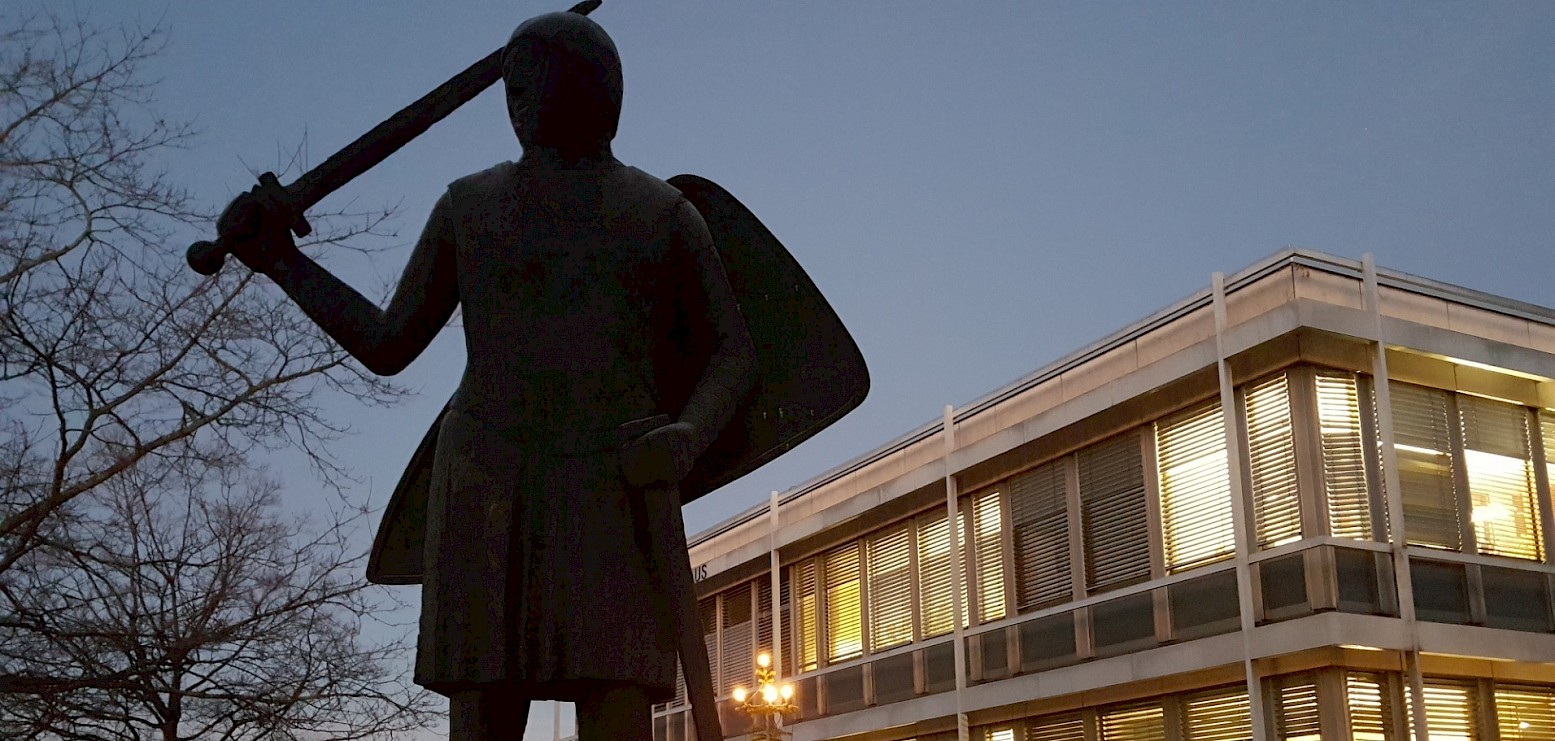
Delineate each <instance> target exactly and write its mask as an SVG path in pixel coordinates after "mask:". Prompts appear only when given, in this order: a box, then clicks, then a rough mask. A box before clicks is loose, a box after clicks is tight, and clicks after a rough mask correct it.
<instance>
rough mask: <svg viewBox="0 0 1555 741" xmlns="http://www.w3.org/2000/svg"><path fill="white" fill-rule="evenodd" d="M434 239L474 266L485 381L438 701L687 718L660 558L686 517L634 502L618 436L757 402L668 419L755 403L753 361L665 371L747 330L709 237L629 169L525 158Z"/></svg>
mask: <svg viewBox="0 0 1555 741" xmlns="http://www.w3.org/2000/svg"><path fill="white" fill-rule="evenodd" d="M422 239H423V240H428V239H431V240H440V241H442V242H443V244H441V245H437V248H450V247H451V248H452V249H454V254H455V255H456V256H457V265H458V269H457V275H458V288H459V299H460V303H461V305H462V307H463V308H462V312H463V328H464V336H465V342H466V345H467V349H468V355H469V361H468V366H467V368H466V370H465V374H464V377H463V379H462V380H461V382H460V385H459V389H458V391H457V392H456V394H455V396H454V399H453V401H452V402H451V403H450V407H449V410H448V413H447V416H446V417H445V418H444V421H443V424H442V431H441V434H440V436H439V438H438V441H437V449H436V450H437V452H436V456H435V464H434V466H433V474H432V482H431V487H430V491H429V495H428V508H427V528H426V546H425V547H426V551H425V558H424V563H425V564H426V566H427V572H426V574H425V579H424V580H423V591H422V595H423V597H422V599H423V602H422V613H421V632H420V639H419V645H418V653H417V662H416V681H417V683H419V684H422V685H424V686H427V687H428V688H430V689H433V690H437V691H439V692H444V693H448V692H452V691H456V690H460V689H472V688H476V687H477V686H490V684H491V683H500V684H505V685H510V686H512V687H514V688H516V689H518V690H519V691H521V692H522V693H523V694H524V696H528V697H532V698H541V697H552V698H559V699H571V698H572V697H575V696H577V695H578V694H579V693H580V692H582V691H583V690H584V689H585V688H586V686H588V685H589V684H591V683H595V682H630V683H633V684H637V685H640V686H644V687H647V688H649V689H650V694H652V695H653V696H654V700H655V701H659V702H661V701H665V700H667V699H668V698H669V696H670V693H672V692H673V686H674V678H675V642H674V638H675V635H674V632H673V626H672V625H670V624H667V621H665V620H663V619H662V617H663V616H667V615H670V614H672V612H671V606H672V605H671V604H669V603H668V602H667V601H666V598H667V595H665V594H664V591H663V590H662V589H660V588H659V586H658V577H657V574H656V570H655V569H654V568H653V567H652V566H651V564H652V563H653V560H652V558H651V557H650V554H649V553H648V552H647V550H648V542H649V539H650V537H649V536H650V534H651V533H652V532H654V531H655V530H657V531H658V532H665V528H678V527H680V526H681V525H680V514H679V499H678V497H674V496H668V497H663V496H645V493H647V492H645V491H644V490H640V489H634V488H632V487H630V486H629V485H627V483H626V482H625V480H624V479H623V477H622V474H621V472H620V469H619V464H618V460H617V456H616V451H617V448H618V447H619V445H620V444H621V442H622V440H621V438H620V435H619V433H618V431H617V428H618V427H619V426H620V425H621V424H623V423H625V422H629V421H633V420H638V419H641V418H645V417H650V416H653V415H655V414H661V413H662V414H668V415H669V416H670V418H671V419H676V418H679V419H681V420H682V421H691V422H693V424H694V425H696V427H697V429H698V430H699V431H700V432H701V434H702V436H703V437H704V438H705V437H710V436H715V435H716V434H717V432H718V430H719V429H720V428H721V427H722V426H723V424H724V423H725V422H727V420H728V418H729V416H730V415H731V414H732V413H733V408H732V407H733V405H734V402H736V401H737V399H735V398H733V397H735V396H737V393H726V394H713V395H711V396H709V395H706V394H702V395H699V396H700V398H701V399H702V401H703V403H701V404H700V405H698V404H697V400H698V398H699V396H698V395H694V396H693V399H692V404H689V405H688V406H687V408H685V409H666V408H663V406H664V405H663V403H661V401H660V399H659V394H658V388H659V386H661V385H663V382H662V380H660V379H663V378H664V377H665V376H664V374H666V373H681V374H692V375H691V376H690V377H695V378H700V379H701V380H700V382H699V383H702V384H723V385H725V386H726V387H728V389H734V390H735V391H736V392H737V391H738V389H739V388H740V385H741V384H742V383H743V384H747V385H748V377H749V376H750V375H751V371H752V362H753V361H752V360H751V358H750V357H749V348H748V344H747V345H745V346H741V345H740V344H739V343H738V342H734V343H730V342H722V343H720V349H719V350H717V351H715V352H714V353H713V360H712V362H711V363H709V364H708V366H707V367H706V368H676V367H673V358H674V356H673V354H672V353H671V354H669V355H668V356H667V355H666V353H665V352H664V351H663V348H665V347H673V346H675V343H674V341H673V339H674V338H672V337H671V336H672V335H675V334H677V333H684V332H685V331H686V329H685V328H686V327H688V326H689V327H691V328H692V329H693V330H696V329H697V328H698V325H699V323H701V324H702V329H704V330H706V329H707V327H708V326H716V324H717V322H716V321H715V319H716V317H717V316H719V312H732V313H733V314H732V315H733V316H736V317H737V316H738V311H739V309H738V306H737V305H735V304H734V303H733V297H732V295H731V294H730V293H729V291H728V290H727V286H728V284H727V278H726V277H725V276H724V274H723V269H722V267H721V265H720V264H719V262H718V256H717V252H716V250H715V249H714V247H713V245H712V242H711V239H710V237H709V236H708V233H707V228H706V226H705V224H703V222H702V220H701V217H700V216H699V215H698V214H697V212H696V210H695V208H693V207H692V206H691V205H690V204H689V203H687V202H686V201H685V200H684V199H683V198H682V197H681V196H680V193H679V192H678V191H676V190H674V189H673V188H671V187H670V186H669V185H667V184H665V183H664V182H663V181H660V180H658V179H657V178H654V177H652V176H649V175H647V174H645V173H643V172H641V171H640V170H637V169H635V168H631V167H627V166H624V165H622V164H620V163H619V162H617V161H615V160H614V159H610V158H608V157H606V158H603V159H601V160H595V161H593V162H585V163H582V164H581V165H579V164H578V163H574V164H573V165H572V166H558V164H557V163H556V162H554V161H550V162H546V161H538V160H537V158H533V157H531V156H530V155H529V154H526V155H525V158H524V159H522V160H520V162H518V163H504V164H502V165H498V166H496V167H494V168H491V169H489V170H486V171H483V172H480V173H476V174H474V175H470V176H468V177H465V178H463V179H460V180H458V181H456V182H454V183H453V184H452V185H450V186H449V189H448V192H447V194H446V195H445V196H444V197H443V198H442V199H441V200H440V201H439V203H438V205H437V207H436V209H435V210H434V212H433V216H432V219H431V222H430V223H429V224H428V227H427V230H426V234H425V235H424V236H423V237H422ZM423 246H426V245H423ZM724 316H728V315H727V314H726V315H724ZM740 326H742V327H743V325H740ZM713 336H718V335H717V333H716V332H714V333H713ZM725 339H726V338H725ZM742 339H743V338H742ZM747 342H748V341H747ZM666 357H668V358H669V359H668V360H666ZM667 364H668V366H669V367H666V365H667ZM708 399H712V400H713V401H711V402H709V401H707V400H708ZM693 407H695V408H693ZM662 493H663V492H659V494H662ZM670 493H671V494H673V492H670ZM666 502H668V503H669V504H667V505H666V504H665V503H666ZM680 568H684V565H683V562H682V565H681V566H680Z"/></svg>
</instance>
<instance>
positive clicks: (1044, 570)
mask: <svg viewBox="0 0 1555 741" xmlns="http://www.w3.org/2000/svg"><path fill="white" fill-rule="evenodd" d="M1006 488H1007V489H1008V490H1009V493H1010V520H1011V528H1012V532H1011V536H1012V537H1011V540H1012V541H1013V542H1014V544H1015V602H1016V605H1017V607H1018V608H1019V609H1023V610H1025V609H1031V608H1035V607H1040V606H1043V605H1047V604H1052V603H1056V602H1060V601H1063V600H1065V599H1068V598H1069V596H1070V594H1071V588H1070V582H1069V521H1068V513H1067V512H1066V511H1065V497H1064V467H1063V464H1062V463H1061V462H1053V463H1048V464H1046V465H1042V466H1038V467H1037V468H1034V469H1032V470H1030V471H1027V472H1026V473H1023V474H1021V475H1019V476H1016V477H1014V478H1012V479H1010V481H1009V483H1008V485H1007V486H1006Z"/></svg>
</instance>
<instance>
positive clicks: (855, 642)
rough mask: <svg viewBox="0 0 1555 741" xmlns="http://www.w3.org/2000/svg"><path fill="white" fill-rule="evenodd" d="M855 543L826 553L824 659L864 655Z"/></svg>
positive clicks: (861, 603) (861, 602)
mask: <svg viewBox="0 0 1555 741" xmlns="http://www.w3.org/2000/svg"><path fill="white" fill-rule="evenodd" d="M859 566H860V564H859V544H858V542H857V541H854V542H852V543H849V544H847V545H845V546H842V547H841V548H838V549H836V550H833V551H831V552H830V553H827V554H826V559H825V566H824V568H823V570H822V571H823V574H824V578H825V580H826V660H827V661H842V660H845V659H851V658H854V657H856V656H861V655H863V653H864V626H863V622H862V620H863V610H862V608H863V601H862V598H863V595H862V594H861V592H860V583H859V582H860V578H859V577H860V568H859Z"/></svg>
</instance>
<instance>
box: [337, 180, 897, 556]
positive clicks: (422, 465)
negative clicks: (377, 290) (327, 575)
mask: <svg viewBox="0 0 1555 741" xmlns="http://www.w3.org/2000/svg"><path fill="white" fill-rule="evenodd" d="M669 183H670V185H673V186H675V187H676V188H678V189H679V190H680V192H681V193H683V194H685V196H686V199H687V200H689V201H691V203H692V205H694V206H696V208H697V211H699V212H700V213H701V214H702V218H703V219H704V220H705V221H706V222H707V228H708V231H709V232H711V233H712V236H713V243H714V244H715V245H716V246H717V247H718V253H719V256H720V257H721V258H722V259H723V264H724V270H725V271H726V272H727V273H728V276H729V284H730V287H731V288H733V289H734V294H735V297H736V299H738V301H739V303H740V312H741V313H742V314H743V315H744V317H745V323H746V326H747V327H749V329H750V334H751V339H752V341H753V342H754V343H755V345H756V369H757V374H756V383H755V386H754V387H753V388H752V389H751V391H750V393H748V394H747V395H746V397H745V398H744V399H743V400H742V402H741V404H740V406H739V408H738V411H737V412H736V413H735V416H734V418H733V419H732V420H731V421H730V422H729V424H728V426H727V427H725V428H724V430H723V432H722V434H720V436H719V437H718V439H717V440H716V441H714V443H713V444H712V446H710V447H709V448H708V449H707V451H706V452H704V453H703V454H702V456H701V457H700V458H698V459H697V464H696V467H695V468H693V469H692V471H691V473H690V474H689V475H688V476H687V477H686V478H685V479H684V480H683V481H681V484H680V493H681V498H682V501H683V502H690V501H692V500H695V499H697V498H699V497H701V496H702V495H704V494H706V493H708V492H710V491H712V490H714V489H717V488H719V487H721V486H723V485H725V484H728V483H729V482H731V481H734V480H735V479H738V478H740V477H741V476H744V475H745V474H747V473H750V472H751V471H754V470H756V469H757V468H759V467H761V466H762V465H763V464H766V463H767V462H769V461H771V460H773V459H774V458H777V457H778V456H779V455H782V454H783V453H784V452H786V451H788V450H789V449H791V448H793V447H794V446H795V445H798V444H799V443H801V442H803V441H805V440H806V439H808V438H809V437H810V436H812V435H814V434H815V433H817V432H820V431H821V430H822V429H825V428H826V427H827V426H829V425H831V423H833V422H835V421H837V420H838V419H840V418H841V417H842V416H843V415H844V414H847V413H848V412H849V411H851V410H852V409H853V408H854V407H857V406H858V405H859V403H860V402H862V401H863V400H864V395H865V394H866V393H868V391H869V372H868V370H867V369H866V368H865V366H864V357H863V355H862V354H861V353H860V352H859V349H858V344H857V343H855V342H854V341H853V336H852V335H850V334H848V330H847V328H846V327H844V326H843V325H842V320H841V319H839V318H838V317H837V313H836V312H835V311H833V310H832V308H831V305H830V304H828V303H826V299H825V297H823V296H822V295H821V292H820V290H819V289H817V288H816V287H815V283H813V282H812V281H811V280H810V276H808V275H806V274H805V272H804V268H801V267H800V266H799V263H798V262H796V261H795V260H794V257H793V256H792V255H790V254H789V253H788V250H787V249H784V247H783V245H782V243H780V242H778V240H777V237H774V236H773V235H772V232H770V231H768V230H767V228H766V226H764V225H762V223H761V221H760V220H758V219H757V218H756V216H755V215H754V214H752V213H751V212H750V210H749V209H747V208H745V206H744V204H741V203H740V202H739V200H737V199H736V198H735V197H734V196H732V195H730V194H729V192H728V191H726V190H724V189H723V188H721V187H719V186H718V184H717V183H714V182H712V181H711V180H707V179H706V178H701V177H697V176H695V175H677V176H675V177H673V178H670V179H669ZM683 350H684V352H685V354H686V356H687V358H686V360H687V365H688V367H697V368H700V367H703V366H705V365H706V362H707V359H708V357H710V355H711V351H712V348H711V347H710V346H709V345H708V344H707V342H706V341H705V338H704V339H698V338H695V337H692V338H690V340H689V342H688V346H687V347H685V348H683ZM669 380H670V382H669V384H668V385H669V386H670V388H664V389H662V391H664V392H665V394H666V396H667V397H668V401H669V402H670V405H671V406H673V407H675V408H678V406H679V405H680V404H682V403H683V402H684V401H685V399H686V398H687V397H688V396H689V395H690V392H691V386H692V385H693V384H695V382H696V380H697V379H696V378H695V377H694V376H693V377H685V376H682V377H680V379H679V380H681V381H682V382H681V383H678V384H677V383H674V382H673V381H674V379H669ZM663 382H665V379H661V383H663ZM441 421H442V414H441V413H439V414H438V418H437V420H435V421H434V422H433V423H432V427H431V429H429V430H427V434H426V435H425V436H424V437H423V438H422V439H421V444H420V445H419V446H417V448H416V452H415V453H414V454H413V455H412V456H411V459H410V464H409V465H408V466H407V467H406V469H405V473H404V475H403V476H401V477H400V481H399V485H398V486H396V487H395V489H394V494H393V496H391V497H390V499H389V506H388V507H387V509H385V510H384V513H383V521H382V522H381V523H380V524H379V526H378V535H377V538H376V539H375V540H374V542H373V550H372V554H371V555H370V556H369V557H368V561H367V579H368V580H369V581H372V582H374V583H377V584H419V583H420V582H421V563H422V562H421V557H422V554H421V550H422V545H423V543H424V542H425V534H426V502H427V489H428V487H429V485H430V483H431V476H432V456H433V451H434V450H435V449H436V447H437V434H438V427H439V424H440V423H441Z"/></svg>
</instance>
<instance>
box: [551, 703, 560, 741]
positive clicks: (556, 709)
mask: <svg viewBox="0 0 1555 741" xmlns="http://www.w3.org/2000/svg"><path fill="white" fill-rule="evenodd" d="M551 741H562V704H561V701H560V700H552V701H551Z"/></svg>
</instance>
